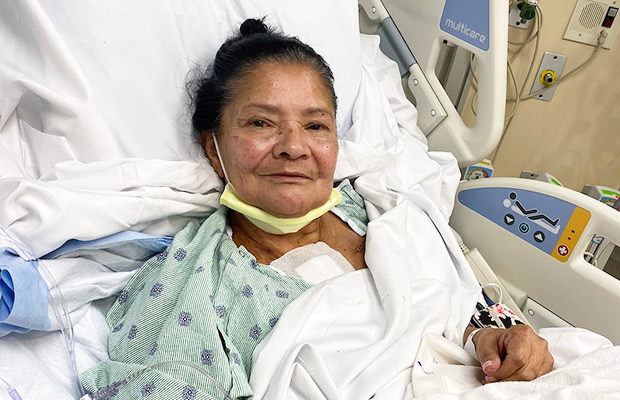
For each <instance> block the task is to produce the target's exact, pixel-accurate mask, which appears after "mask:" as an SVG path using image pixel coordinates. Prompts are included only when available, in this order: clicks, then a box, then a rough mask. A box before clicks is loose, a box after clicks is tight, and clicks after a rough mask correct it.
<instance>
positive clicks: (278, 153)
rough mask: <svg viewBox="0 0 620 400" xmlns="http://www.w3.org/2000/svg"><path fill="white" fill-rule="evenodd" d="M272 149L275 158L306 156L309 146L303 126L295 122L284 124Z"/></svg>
mask: <svg viewBox="0 0 620 400" xmlns="http://www.w3.org/2000/svg"><path fill="white" fill-rule="evenodd" d="M273 150H274V156H275V157H276V158H278V157H286V158H290V159H297V158H301V157H305V156H307V155H308V153H309V148H308V145H307V143H306V135H305V132H304V129H303V127H302V126H301V125H300V124H297V123H287V124H284V125H283V126H282V128H281V130H280V132H279V134H278V140H277V142H276V144H275V146H274V149H273Z"/></svg>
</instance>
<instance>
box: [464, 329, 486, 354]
mask: <svg viewBox="0 0 620 400" xmlns="http://www.w3.org/2000/svg"><path fill="white" fill-rule="evenodd" d="M480 330H482V328H476V329H474V330H473V331H471V333H470V334H469V336H467V340H466V341H465V344H464V345H463V349H465V351H466V352H467V354H469V355H470V356H472V357H473V358H474V359H476V360H478V355H477V354H476V346H475V345H474V335H475V334H476V333H478V331H480Z"/></svg>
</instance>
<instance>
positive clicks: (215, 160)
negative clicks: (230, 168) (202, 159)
mask: <svg viewBox="0 0 620 400" xmlns="http://www.w3.org/2000/svg"><path fill="white" fill-rule="evenodd" d="M213 135H214V134H211V132H209V131H202V133H201V134H200V139H201V142H202V147H203V149H205V153H206V155H207V158H208V159H209V162H210V163H211V166H212V167H213V169H214V170H215V173H216V174H217V176H219V177H220V179H224V170H223V169H222V163H221V162H220V159H219V157H218V156H217V150H216V149H215V141H214V140H213Z"/></svg>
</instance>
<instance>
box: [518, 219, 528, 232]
mask: <svg viewBox="0 0 620 400" xmlns="http://www.w3.org/2000/svg"><path fill="white" fill-rule="evenodd" d="M519 231H520V232H521V233H528V232H529V231H530V226H529V225H528V224H526V223H525V222H521V224H519Z"/></svg>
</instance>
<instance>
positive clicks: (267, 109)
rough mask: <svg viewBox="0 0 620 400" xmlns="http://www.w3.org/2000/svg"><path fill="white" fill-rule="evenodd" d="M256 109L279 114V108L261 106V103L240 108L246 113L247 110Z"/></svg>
mask: <svg viewBox="0 0 620 400" xmlns="http://www.w3.org/2000/svg"><path fill="white" fill-rule="evenodd" d="M252 108H258V109H259V110H262V111H266V112H270V113H274V114H275V113H279V112H280V108H279V107H277V106H274V105H271V104H261V103H250V104H246V105H245V106H243V107H242V108H241V111H246V110H248V109H252Z"/></svg>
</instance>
